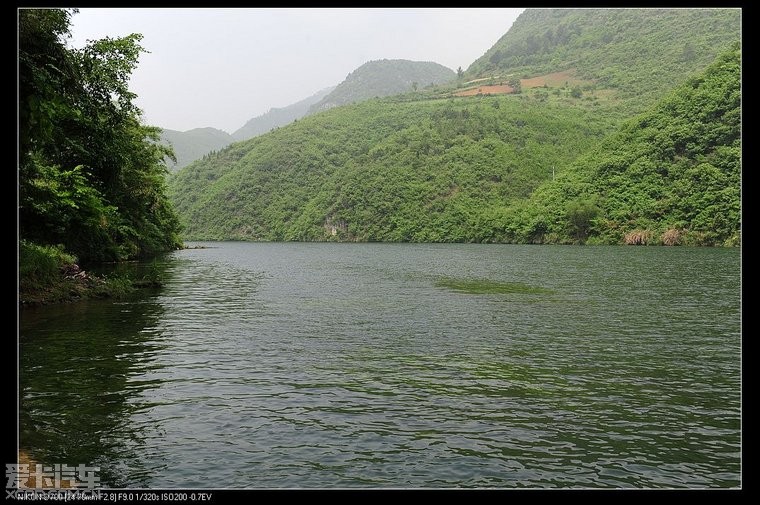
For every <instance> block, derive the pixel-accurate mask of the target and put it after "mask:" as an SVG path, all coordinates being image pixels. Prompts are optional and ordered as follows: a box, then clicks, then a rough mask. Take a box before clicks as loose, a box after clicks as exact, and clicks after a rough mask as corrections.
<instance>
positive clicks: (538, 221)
mask: <svg viewBox="0 0 760 505" xmlns="http://www.w3.org/2000/svg"><path fill="white" fill-rule="evenodd" d="M740 64H741V62H740V52H739V49H738V47H737V48H735V49H733V50H731V51H729V52H727V53H725V54H723V55H721V56H719V57H718V59H717V60H716V61H715V63H713V64H712V65H711V66H710V67H709V68H708V69H707V70H706V71H705V72H704V73H703V74H701V75H699V76H697V77H694V78H692V79H690V80H689V81H688V82H686V83H685V84H683V85H682V86H681V87H679V88H678V89H677V90H675V91H674V92H673V93H671V94H669V95H668V96H667V97H666V98H664V99H663V100H662V101H661V102H660V103H659V104H658V105H657V106H656V107H654V108H653V109H652V110H650V111H648V112H646V113H644V114H642V115H641V116H639V117H636V118H634V119H632V120H630V121H629V122H627V123H626V124H625V125H624V126H623V127H622V128H621V129H620V131H619V132H618V133H616V134H615V135H613V136H611V137H610V138H609V139H607V140H606V141H605V142H604V143H603V145H602V146H600V147H599V148H598V149H594V150H592V151H591V152H590V153H588V154H586V155H584V156H583V157H582V158H581V159H579V160H578V161H577V162H576V163H574V164H573V165H571V167H570V168H569V169H568V170H566V171H564V172H563V173H562V174H561V175H560V176H559V177H557V179H556V180H555V181H552V182H549V183H547V184H546V185H544V186H542V187H541V188H539V189H538V190H537V191H536V192H535V193H534V194H533V195H532V197H531V199H530V201H529V202H528V203H527V204H526V205H521V206H518V207H516V208H513V209H509V210H508V211H507V212H505V214H504V216H503V217H502V225H501V227H502V232H503V233H502V234H501V235H497V236H496V237H494V238H496V239H499V240H506V241H520V242H522V241H532V242H561V243H572V242H584V241H591V242H595V243H611V244H617V243H628V244H666V245H677V244H692V245H736V244H738V243H739V240H740V237H739V233H740V228H741V209H740V190H741V184H740V179H741V115H740V112H741V110H740V107H741V72H740Z"/></svg>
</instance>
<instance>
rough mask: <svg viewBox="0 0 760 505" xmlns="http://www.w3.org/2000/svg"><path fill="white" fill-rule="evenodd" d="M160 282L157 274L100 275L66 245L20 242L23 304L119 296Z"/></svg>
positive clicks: (21, 299) (20, 283)
mask: <svg viewBox="0 0 760 505" xmlns="http://www.w3.org/2000/svg"><path fill="white" fill-rule="evenodd" d="M160 285H161V281H160V278H159V276H158V275H157V274H149V275H147V276H145V277H143V278H141V279H133V278H131V277H129V276H128V275H123V274H122V275H115V276H103V275H97V274H94V273H91V272H88V271H86V270H83V269H82V268H81V267H80V266H79V265H78V264H77V263H76V258H75V257H74V256H72V255H71V254H68V253H66V252H65V251H64V250H63V249H62V248H58V247H52V246H40V245H37V244H34V243H30V242H24V241H22V242H21V244H20V245H19V303H20V304H21V305H23V306H37V305H49V304H53V303H67V302H75V301H79V300H85V299H92V298H118V297H121V296H124V295H126V294H128V293H131V292H133V291H134V290H135V289H138V288H143V287H158V286H160Z"/></svg>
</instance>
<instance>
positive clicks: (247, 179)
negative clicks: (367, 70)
mask: <svg viewBox="0 0 760 505" xmlns="http://www.w3.org/2000/svg"><path fill="white" fill-rule="evenodd" d="M609 127H610V121H609V119H607V118H606V117H605V116H603V115H598V114H594V113H593V111H592V110H591V109H587V108H582V107H576V108H573V107H566V106H561V105H558V104H555V103H547V102H540V101H536V100H528V99H525V100H520V99H515V98H513V97H504V96H502V97H491V98H482V99H476V100H473V99H450V100H446V101H420V102H405V103H396V102H393V101H392V100H390V99H385V100H383V99H379V100H369V101H365V102H362V103H360V104H354V105H350V106H345V107H340V108H336V109H333V110H329V111H326V112H324V113H321V114H317V115H315V116H309V117H306V118H304V119H302V120H300V121H298V123H295V124H293V125H291V126H288V127H286V128H280V129H279V130H277V131H275V132H272V133H270V134H267V135H263V136H261V137H257V138H255V139H252V140H250V141H247V142H244V143H238V144H233V145H232V146H230V147H228V148H227V149H224V150H222V151H221V152H219V153H217V154H215V155H213V156H210V157H209V158H208V159H205V160H202V161H199V162H196V163H194V164H193V165H190V166H189V167H187V168H186V169H184V170H181V171H180V172H178V173H177V174H175V176H174V177H173V178H172V181H171V184H170V188H171V196H172V198H173V200H174V201H175V203H176V205H177V208H178V210H179V212H180V215H181V216H182V217H183V224H184V225H185V237H186V238H187V239H200V238H207V239H212V238H213V239H247V240H322V239H326V238H335V239H346V240H372V241H374V240H391V241H399V240H414V241H479V240H482V239H483V238H484V237H485V235H484V232H485V230H487V229H488V226H489V225H486V224H485V221H484V220H485V219H487V216H488V215H489V213H490V212H491V209H494V208H500V207H502V206H503V205H505V204H506V203H507V202H509V201H512V200H514V199H520V198H526V197H528V196H529V195H530V194H531V192H532V191H533V190H534V189H535V187H536V186H537V185H538V183H539V182H540V181H542V180H545V179H547V178H549V177H551V173H552V167H553V166H554V167H557V166H560V165H561V164H563V163H565V162H567V161H568V160H572V159H574V158H575V156H577V155H578V154H579V153H580V152H582V151H584V150H586V149H589V148H590V147H592V146H593V145H594V144H596V143H598V142H599V141H600V140H601V138H602V137H603V136H604V135H605V133H606V132H607V131H608V130H609Z"/></svg>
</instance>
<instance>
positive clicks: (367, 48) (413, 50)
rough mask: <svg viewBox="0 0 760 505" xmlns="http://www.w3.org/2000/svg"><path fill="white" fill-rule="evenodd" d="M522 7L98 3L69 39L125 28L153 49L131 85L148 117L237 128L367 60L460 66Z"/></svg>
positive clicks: (82, 14)
mask: <svg viewBox="0 0 760 505" xmlns="http://www.w3.org/2000/svg"><path fill="white" fill-rule="evenodd" d="M522 11H523V9H444V8H438V9H401V8H394V9H391V8H387V9H379V8H373V9H325V8H322V9H105V8H103V9H101V8H84V9H80V11H79V13H78V14H76V15H74V17H73V19H72V30H71V31H72V39H71V41H70V43H71V44H72V45H73V46H75V47H81V46H82V45H84V43H85V41H86V40H87V39H98V38H102V37H104V36H110V37H117V36H124V35H128V34H130V33H141V34H143V36H144V39H143V41H142V45H143V46H144V47H145V48H146V49H147V50H148V51H150V54H143V55H142V57H141V58H140V65H139V67H138V68H137V69H136V70H135V72H134V73H133V76H132V82H131V89H132V91H133V92H135V93H137V95H138V96H139V98H138V99H137V104H138V106H140V107H141V108H142V109H143V112H144V114H145V121H146V122H147V123H149V124H152V125H155V126H161V127H164V128H170V129H174V130H189V129H191V128H198V127H203V126H213V127H215V128H220V129H222V130H225V131H227V132H230V133H231V132H233V131H234V130H237V129H238V128H240V127H241V126H243V124H244V123H245V122H246V121H247V120H248V119H250V118H252V117H254V116H258V115H261V114H263V113H265V112H267V111H268V110H269V109H270V108H271V107H284V106H286V105H290V104H291V103H294V102H297V101H299V100H301V99H303V98H306V97H308V96H310V95H312V94H314V93H316V92H317V91H319V90H321V89H323V88H326V87H328V86H333V85H336V84H338V83H340V82H341V81H343V79H345V78H346V76H347V75H348V74H349V73H350V72H352V71H353V70H354V69H355V68H357V67H359V66H360V65H362V64H363V63H366V62H367V61H370V60H378V59H383V58H387V59H407V60H415V61H435V62H437V63H440V64H442V65H445V66H447V67H449V68H451V69H452V70H456V69H457V67H459V66H461V67H462V68H463V69H465V70H466V69H467V67H468V66H469V65H470V64H471V63H472V62H473V61H475V60H476V59H477V58H479V57H480V56H482V55H483V53H485V52H486V51H487V50H488V49H489V48H490V47H491V46H492V45H493V44H494V43H495V42H496V41H497V40H498V39H499V38H500V37H501V36H502V35H503V34H504V33H506V31H507V30H508V29H509V27H510V26H512V22H513V21H514V20H515V19H516V18H517V16H518V15H519V14H520V13H521V12H522Z"/></svg>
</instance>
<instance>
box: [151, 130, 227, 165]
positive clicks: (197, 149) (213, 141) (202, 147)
mask: <svg viewBox="0 0 760 505" xmlns="http://www.w3.org/2000/svg"><path fill="white" fill-rule="evenodd" d="M161 142H162V143H164V144H169V145H171V146H172V147H173V148H174V155H175V156H176V158H177V162H176V163H174V162H173V161H168V162H167V166H168V167H169V170H170V171H176V170H179V169H180V168H182V167H185V166H187V165H189V164H190V163H192V162H193V161H195V160H197V159H198V158H200V157H201V156H203V155H204V154H206V153H209V152H211V151H215V150H218V149H221V148H222V147H224V146H227V145H229V144H231V143H232V142H234V138H233V137H232V136H231V135H230V134H229V133H227V132H225V131H222V130H217V129H216V128H210V127H209V128H194V129H192V130H187V131H184V132H180V131H177V130H166V129H165V130H163V131H162V132H161Z"/></svg>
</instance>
